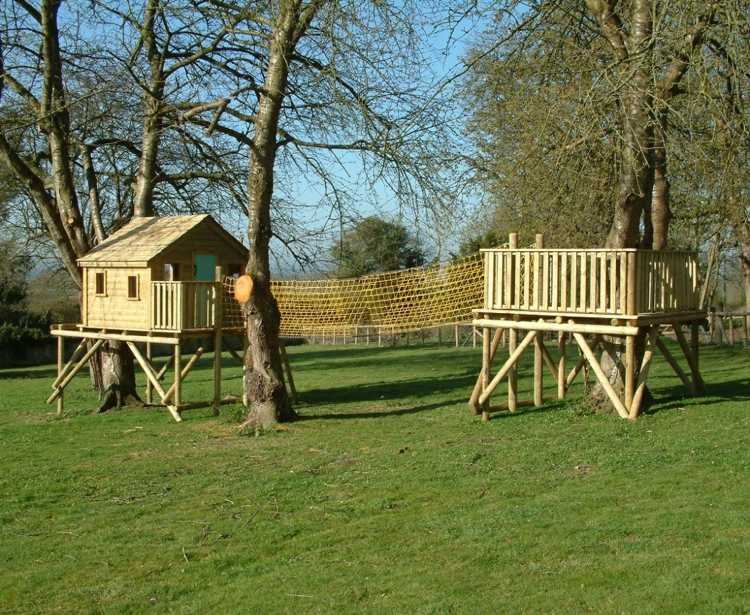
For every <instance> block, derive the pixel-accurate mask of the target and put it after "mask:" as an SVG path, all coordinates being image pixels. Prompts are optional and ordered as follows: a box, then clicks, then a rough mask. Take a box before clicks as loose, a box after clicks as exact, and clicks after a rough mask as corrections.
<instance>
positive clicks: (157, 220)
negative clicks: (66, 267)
mask: <svg viewBox="0 0 750 615" xmlns="http://www.w3.org/2000/svg"><path fill="white" fill-rule="evenodd" d="M204 223H205V224H211V225H212V226H213V227H215V228H216V229H217V230H218V232H219V233H220V234H221V235H222V236H223V237H224V238H225V239H226V240H227V242H228V243H233V244H234V246H235V247H236V248H237V249H238V250H242V251H247V248H246V247H245V246H243V245H242V243H240V242H239V241H237V239H235V238H234V237H233V236H232V235H231V234H230V233H228V232H227V231H226V230H225V229H224V227H222V226H221V225H220V224H219V223H218V222H216V221H215V220H214V219H213V218H212V217H211V216H210V215H208V214H197V215H189V216H163V217H153V218H133V219H132V220H131V221H130V222H128V223H127V224H126V225H125V226H123V227H122V228H121V229H119V230H118V231H116V232H115V233H113V234H112V235H110V236H109V237H108V238H107V240H106V241H104V242H102V243H100V244H99V245H98V246H96V247H95V248H93V249H92V250H91V251H90V252H89V253H88V254H86V255H85V256H83V257H81V258H79V259H78V264H79V265H80V266H91V265H96V264H103V263H108V264H110V265H113V264H115V263H117V264H122V265H139V266H147V265H148V264H149V262H150V261H152V260H153V259H154V258H156V257H157V256H159V254H161V253H162V252H163V251H164V250H166V249H167V248H169V247H170V246H171V245H173V244H174V243H175V242H176V241H178V240H180V239H181V238H182V237H184V236H185V235H186V234H187V233H189V232H190V231H191V230H193V229H194V228H195V227H197V226H198V225H200V224H204Z"/></svg>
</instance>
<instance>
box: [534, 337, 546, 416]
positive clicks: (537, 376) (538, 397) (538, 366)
mask: <svg viewBox="0 0 750 615" xmlns="http://www.w3.org/2000/svg"><path fill="white" fill-rule="evenodd" d="M542 344H543V342H542V334H541V333H540V334H539V335H537V336H536V338H535V339H534V405H535V406H537V407H539V406H541V405H542V404H543V403H544V395H543V392H542V391H543V388H544V371H543V365H542V362H543V360H544V359H543V358H542Z"/></svg>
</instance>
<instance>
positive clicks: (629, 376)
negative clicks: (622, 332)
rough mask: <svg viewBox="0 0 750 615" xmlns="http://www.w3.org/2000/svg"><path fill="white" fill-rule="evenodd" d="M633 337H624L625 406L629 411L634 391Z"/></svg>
mask: <svg viewBox="0 0 750 615" xmlns="http://www.w3.org/2000/svg"><path fill="white" fill-rule="evenodd" d="M635 339H636V338H635V337H634V336H632V335H628V336H627V337H626V338H625V407H626V408H627V409H628V413H629V412H630V407H631V406H632V405H633V394H634V393H635Z"/></svg>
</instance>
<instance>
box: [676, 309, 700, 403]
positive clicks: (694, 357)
mask: <svg viewBox="0 0 750 615" xmlns="http://www.w3.org/2000/svg"><path fill="white" fill-rule="evenodd" d="M693 327H694V330H693V331H691V342H692V343H693V351H692V352H691V349H690V347H689V346H688V342H687V339H685V334H684V333H683V332H682V325H679V324H675V325H674V332H675V336H676V337H677V343H678V344H679V345H680V349H681V350H682V354H684V355H685V360H686V361H687V363H688V367H689V368H690V376H691V378H692V383H693V389H694V390H695V393H696V394H703V393H705V391H706V385H705V383H704V382H703V378H701V372H700V369H699V365H698V329H697V327H698V325H693Z"/></svg>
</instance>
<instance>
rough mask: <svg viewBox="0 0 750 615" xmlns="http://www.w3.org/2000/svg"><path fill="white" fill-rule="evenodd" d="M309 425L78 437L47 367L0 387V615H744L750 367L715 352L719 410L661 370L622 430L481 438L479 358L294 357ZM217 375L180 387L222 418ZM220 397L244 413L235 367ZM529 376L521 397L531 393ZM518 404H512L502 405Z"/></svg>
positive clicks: (124, 426)
mask: <svg viewBox="0 0 750 615" xmlns="http://www.w3.org/2000/svg"><path fill="white" fill-rule="evenodd" d="M289 352H290V357H291V360H292V364H293V367H294V370H295V376H296V380H297V386H298V389H299V392H300V397H301V401H300V404H299V407H298V410H299V412H300V415H301V420H300V421H297V422H295V423H293V424H290V425H289V426H285V427H284V428H283V429H280V430H277V431H274V432H272V433H268V434H265V435H263V436H261V437H257V438H256V437H240V436H238V434H237V419H238V417H240V416H241V414H242V410H241V408H239V407H237V406H225V407H224V408H223V409H222V414H221V416H220V417H213V416H211V412H210V410H209V409H199V410H191V411H189V412H188V413H186V421H185V422H184V423H182V424H180V425H177V424H175V423H173V422H172V421H171V419H170V418H169V416H168V414H167V413H166V412H164V411H158V410H153V409H150V410H147V409H127V410H122V411H119V412H110V413H107V414H105V415H93V414H90V410H91V409H92V408H94V407H95V406H96V400H95V397H94V396H92V395H91V393H90V392H89V390H88V386H87V380H86V378H85V377H83V376H82V377H80V378H77V379H76V380H75V381H74V383H73V384H72V385H71V386H70V387H69V389H68V390H67V391H66V414H65V416H64V417H63V418H62V419H57V418H55V416H54V408H53V407H48V406H45V405H44V403H43V402H44V399H45V398H46V396H47V395H48V391H49V385H50V382H51V379H52V374H53V372H54V370H53V368H52V367H42V368H35V369H26V370H6V371H0V443H2V446H0V468H2V472H0V532H1V534H0V562H2V564H0V566H1V567H2V574H1V575H0V611H3V612H19V613H20V612H61V613H68V612H84V613H85V612H91V613H96V612H132V613H141V612H145V611H153V612H180V613H183V612H184V613H205V612H212V611H213V612H216V611H218V612H238V613H239V612H248V613H249V612H254V613H275V612H281V613H285V612H289V613H299V612H305V613H316V612H321V613H322V612H333V611H335V612H411V613H459V612H460V613H476V612H518V611H536V612H538V611H550V612H580V611H585V610H590V611H597V612H601V611H617V612H657V611H658V612H684V611H686V610H691V611H704V612H708V611H710V612H745V609H746V608H747V605H748V604H750V573H749V572H748V571H750V507H749V506H748V502H749V501H750V452H749V451H750V447H749V446H748V444H749V443H750V429H749V428H750V361H749V359H750V355H748V353H747V351H743V350H741V349H739V348H737V349H726V348H707V349H704V351H703V355H702V367H703V372H704V378H705V380H706V382H707V385H708V394H707V395H706V396H705V397H702V398H696V399H691V398H686V397H683V393H682V390H681V389H680V387H679V386H678V384H679V382H678V381H677V379H676V378H675V377H674V376H673V375H672V374H671V373H670V372H669V371H668V367H666V366H665V365H664V364H663V362H659V363H657V364H656V366H655V369H654V371H653V372H652V374H653V375H652V378H651V384H652V386H653V389H654V393H655V395H656V397H657V403H656V404H655V405H654V407H653V408H651V409H650V410H649V412H648V413H647V414H646V415H645V416H644V417H642V418H641V419H640V420H639V421H638V422H636V423H634V424H631V423H628V422H626V421H622V420H619V419H616V418H614V417H608V416H598V415H592V414H590V413H587V412H582V411H581V407H580V406H579V405H578V404H577V403H576V399H575V396H576V394H580V386H579V387H578V388H577V389H576V390H575V391H574V395H573V396H572V399H571V400H570V401H566V402H564V403H560V402H557V401H556V400H555V399H554V396H555V389H554V383H553V382H552V381H551V380H548V382H547V383H546V384H547V385H548V386H547V389H546V397H547V399H548V400H549V403H548V405H547V406H545V407H544V408H541V409H533V408H532V409H524V410H523V411H522V412H519V413H518V414H517V415H513V416H511V415H507V414H499V415H495V416H494V417H493V420H492V421H491V422H490V423H488V424H483V423H481V422H480V421H479V420H477V419H476V418H474V417H472V416H470V415H469V413H468V410H467V407H466V399H467V398H468V395H469V392H470V390H471V386H472V385H473V381H474V379H475V377H476V373H477V371H478V368H479V360H480V359H479V351H478V350H472V349H458V350H457V349H455V348H449V347H442V348H440V347H435V346H432V347H409V348H404V347H399V348H376V347H374V346H369V347H368V346H356V347H353V346H348V347H320V346H304V347H292V348H290V349H289ZM210 365H211V357H210V356H207V357H204V358H203V359H202V360H201V362H200V363H199V365H198V366H197V368H196V370H195V371H194V373H193V374H191V376H190V378H189V379H188V380H187V381H186V383H185V398H186V400H190V399H209V398H210V396H211V395H210V387H211V382H212V380H211V378H212V375H211V368H210ZM225 367H226V369H225V376H226V378H225V382H224V387H225V390H226V391H228V392H239V387H240V372H239V368H238V367H236V366H234V365H233V364H232V363H231V361H230V359H229V358H227V359H226V366H225ZM529 376H530V366H529V364H528V363H524V364H523V366H522V369H521V377H520V381H521V387H522V388H523V389H524V390H525V391H529V389H530V379H529ZM503 395H504V389H503V388H501V390H500V392H499V393H498V398H501V397H502V396H503Z"/></svg>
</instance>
